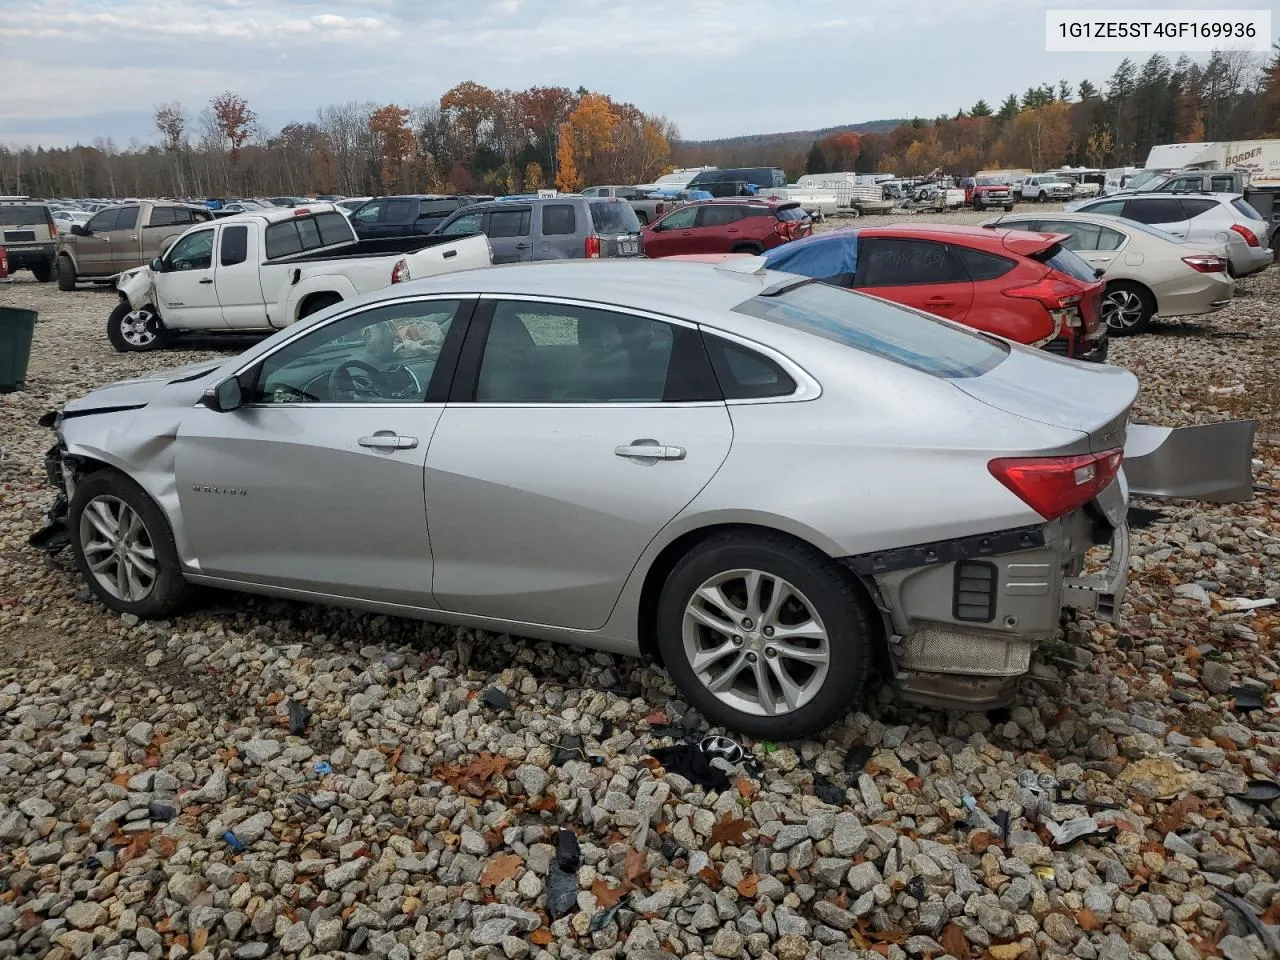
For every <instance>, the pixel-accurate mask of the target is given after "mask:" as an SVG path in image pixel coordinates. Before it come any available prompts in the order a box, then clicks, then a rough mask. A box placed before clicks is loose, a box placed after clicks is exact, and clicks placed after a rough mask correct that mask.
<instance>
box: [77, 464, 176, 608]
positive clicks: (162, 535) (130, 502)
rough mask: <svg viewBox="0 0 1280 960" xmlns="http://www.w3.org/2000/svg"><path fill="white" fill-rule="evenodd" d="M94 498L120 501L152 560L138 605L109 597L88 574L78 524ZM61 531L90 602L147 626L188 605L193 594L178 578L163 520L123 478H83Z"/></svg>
mask: <svg viewBox="0 0 1280 960" xmlns="http://www.w3.org/2000/svg"><path fill="white" fill-rule="evenodd" d="M100 497H109V498H114V499H115V500H117V501H121V502H123V503H124V504H126V505H127V506H128V507H129V508H130V509H131V510H133V512H134V513H136V514H137V516H138V518H139V519H140V520H141V521H142V526H143V529H144V530H145V533H146V538H147V540H148V541H149V542H150V546H151V549H152V551H153V552H154V554H155V563H154V569H155V578H154V581H153V584H152V586H151V588H150V591H149V592H148V593H147V594H146V595H145V596H144V597H142V598H141V599H140V600H136V601H130V600H127V599H122V598H121V597H119V596H115V595H113V594H112V593H110V592H109V591H108V590H107V589H106V587H104V586H103V585H102V583H101V582H100V581H99V580H98V577H97V575H96V574H95V573H94V572H93V571H92V570H91V569H90V567H89V561H88V560H87V559H86V557H85V545H84V543H83V540H84V537H83V536H82V533H81V523H82V519H83V517H84V512H85V508H86V507H88V506H89V504H90V503H92V502H93V501H94V500H97V499H98V498H100ZM67 529H68V531H69V533H70V534H71V549H72V551H73V552H74V553H75V557H76V565H77V566H78V567H79V568H80V574H81V576H83V577H84V579H85V581H86V582H87V583H88V585H89V589H90V590H92V591H93V593H94V596H96V597H97V598H98V599H99V600H101V601H102V602H103V603H104V604H106V605H107V606H108V607H110V608H111V609H112V610H115V611H117V612H118V613H132V614H134V615H135V616H137V617H141V618H143V619H147V620H154V619H162V618H164V617H169V616H172V615H173V614H175V613H178V612H180V611H181V610H182V608H183V607H184V606H185V605H186V603H187V601H188V600H189V599H190V596H191V594H192V590H193V588H192V586H191V584H189V583H187V581H186V579H185V578H184V577H183V576H182V568H181V565H180V564H179V562H178V548H177V546H176V545H175V543H174V539H173V530H172V528H171V527H170V526H169V521H168V518H166V517H165V515H164V512H163V511H162V510H161V509H160V508H159V507H158V506H157V505H156V503H155V501H154V500H152V499H151V497H150V496H149V495H148V494H147V492H146V491H145V490H143V489H142V488H141V487H140V486H138V485H137V484H136V483H134V482H133V481H132V480H131V479H129V478H128V477H126V476H125V475H124V474H123V473H119V472H118V471H116V470H112V469H105V470H100V471H98V472H97V473H92V474H90V475H89V476H88V477H86V478H85V479H84V480H83V481H82V482H81V484H80V485H79V486H78V487H76V492H75V495H74V496H73V497H72V498H71V508H70V511H69V513H68V516H67ZM116 562H117V563H120V562H123V561H120V560H117V561H116Z"/></svg>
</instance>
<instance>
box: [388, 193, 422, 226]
mask: <svg viewBox="0 0 1280 960" xmlns="http://www.w3.org/2000/svg"><path fill="white" fill-rule="evenodd" d="M414 205H415V202H414V201H413V200H406V199H399V200H388V201H387V203H386V206H385V207H383V211H382V222H383V223H404V222H405V221H407V220H409V219H410V218H411V217H412V216H413V215H414Z"/></svg>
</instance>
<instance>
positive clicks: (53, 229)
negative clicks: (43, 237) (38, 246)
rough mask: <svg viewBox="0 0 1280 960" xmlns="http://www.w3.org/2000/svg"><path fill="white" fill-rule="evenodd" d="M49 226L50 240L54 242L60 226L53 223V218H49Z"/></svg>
mask: <svg viewBox="0 0 1280 960" xmlns="http://www.w3.org/2000/svg"><path fill="white" fill-rule="evenodd" d="M47 225H48V227H49V239H50V240H52V239H53V238H54V237H56V236H57V235H58V225H57V224H56V223H54V222H53V217H50V218H49V221H48V224H47Z"/></svg>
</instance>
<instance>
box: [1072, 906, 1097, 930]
mask: <svg viewBox="0 0 1280 960" xmlns="http://www.w3.org/2000/svg"><path fill="white" fill-rule="evenodd" d="M1076 923H1078V924H1080V929H1081V930H1083V931H1085V933H1093V931H1095V930H1097V929H1098V928H1099V927H1100V926H1102V921H1101V920H1099V919H1098V915H1097V914H1096V913H1094V912H1093V911H1092V910H1090V909H1089V908H1088V907H1085V908H1084V909H1082V910H1077V911H1076Z"/></svg>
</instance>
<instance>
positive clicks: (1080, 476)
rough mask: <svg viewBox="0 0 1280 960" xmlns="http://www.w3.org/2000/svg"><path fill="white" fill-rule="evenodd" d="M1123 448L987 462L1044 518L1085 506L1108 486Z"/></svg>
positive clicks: (1117, 470) (1004, 481)
mask: <svg viewBox="0 0 1280 960" xmlns="http://www.w3.org/2000/svg"><path fill="white" fill-rule="evenodd" d="M1123 462H1124V450H1123V449H1121V448H1116V449H1114V450H1107V451H1105V452H1103V453H1090V454H1083V455H1081V456H1075V457H1007V458H1001V459H998V460H992V461H991V462H990V463H988V464H987V469H988V470H990V471H991V475H992V476H993V477H995V478H996V479H997V480H999V481H1000V482H1001V483H1002V484H1004V485H1005V486H1006V487H1008V488H1009V490H1010V491H1012V492H1013V493H1014V494H1015V495H1016V496H1017V497H1018V499H1019V500H1021V501H1022V502H1023V503H1025V504H1026V505H1027V506H1029V507H1030V508H1031V509H1032V510H1034V511H1035V512H1036V513H1038V514H1040V516H1042V517H1044V518H1045V519H1046V520H1056V519H1057V518H1058V517H1061V516H1062V515H1063V514H1067V513H1070V512H1071V511H1072V510H1076V509H1078V508H1079V507H1082V506H1084V505H1085V504H1086V503H1088V502H1089V501H1090V500H1092V499H1093V498H1094V497H1096V496H1097V495H1098V494H1099V493H1101V492H1102V491H1103V490H1105V489H1106V488H1107V486H1108V485H1109V484H1110V483H1111V481H1112V480H1114V479H1115V478H1116V474H1117V473H1119V472H1120V464H1121V463H1123Z"/></svg>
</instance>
